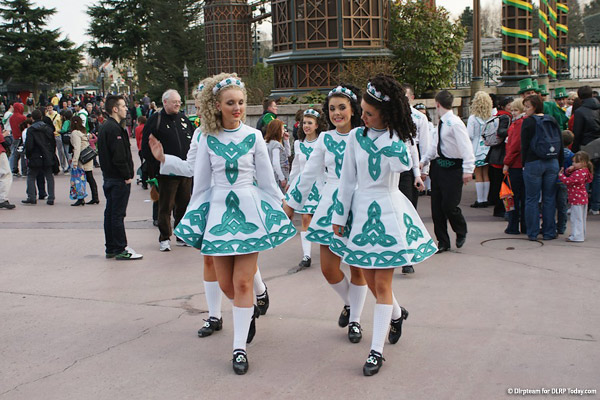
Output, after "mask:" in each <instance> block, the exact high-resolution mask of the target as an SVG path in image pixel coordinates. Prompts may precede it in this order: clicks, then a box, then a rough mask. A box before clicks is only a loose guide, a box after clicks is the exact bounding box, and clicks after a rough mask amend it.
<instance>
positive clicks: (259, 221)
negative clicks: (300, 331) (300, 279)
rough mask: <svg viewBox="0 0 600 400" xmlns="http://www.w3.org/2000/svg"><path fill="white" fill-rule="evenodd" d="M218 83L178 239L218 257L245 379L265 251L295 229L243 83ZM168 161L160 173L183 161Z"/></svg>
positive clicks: (207, 103)
mask: <svg viewBox="0 0 600 400" xmlns="http://www.w3.org/2000/svg"><path fill="white" fill-rule="evenodd" d="M219 78H220V76H216V77H213V78H209V79H206V80H205V81H204V83H205V87H204V90H203V91H202V93H201V115H202V135H200V136H199V142H198V150H197V152H196V154H197V155H196V160H195V165H194V189H193V192H192V199H191V200H190V204H189V205H188V208H187V210H186V213H185V216H184V217H183V218H182V220H181V222H180V223H179V225H178V226H177V228H176V229H175V233H176V235H177V236H178V237H180V238H181V239H183V240H184V241H185V242H186V243H188V244H190V245H191V246H194V247H195V248H197V249H200V250H201V252H202V254H204V255H211V256H213V261H214V265H215V271H216V275H217V280H218V282H219V286H220V288H221V290H222V291H223V293H225V295H226V296H227V297H228V298H229V299H232V300H233V329H234V338H233V349H234V350H233V370H234V371H235V373H236V374H239V375H241V374H245V373H246V372H247V370H248V357H247V354H246V343H247V340H248V339H251V338H250V337H249V331H250V326H251V323H252V322H253V320H254V319H255V318H256V317H258V315H259V310H258V308H257V307H255V306H254V305H253V293H252V281H253V276H254V274H255V272H256V261H257V258H258V252H259V251H262V250H267V249H272V248H275V247H276V246H279V245H280V244H282V243H284V242H285V241H287V240H289V239H291V238H292V237H293V236H294V235H295V233H296V230H295V228H294V227H293V225H292V223H291V221H290V220H289V219H288V218H287V216H286V215H285V213H284V212H283V210H282V209H281V204H282V200H283V195H282V193H281V191H280V190H279V188H278V187H277V184H276V182H275V179H274V176H273V168H272V167H271V164H270V162H269V158H268V155H267V147H266V145H265V142H264V139H263V137H262V134H261V132H260V131H258V130H256V129H254V128H251V127H249V126H247V125H244V124H243V123H242V120H243V119H244V117H245V112H246V91H245V89H244V85H243V83H242V82H241V80H240V79H239V78H237V77H236V76H235V75H230V76H228V77H226V78H224V79H219ZM164 157H165V158H164V161H163V160H162V159H161V163H162V164H163V165H162V166H161V168H164V171H165V173H170V171H169V169H168V168H169V166H172V167H176V166H177V164H178V162H177V160H175V159H173V158H172V157H170V156H169V155H166V156H164ZM161 171H163V169H161ZM255 183H256V184H255Z"/></svg>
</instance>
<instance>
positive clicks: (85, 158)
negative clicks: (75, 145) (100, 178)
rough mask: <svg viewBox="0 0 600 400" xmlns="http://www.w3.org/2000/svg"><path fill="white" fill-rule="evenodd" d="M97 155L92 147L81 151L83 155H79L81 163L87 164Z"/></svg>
mask: <svg viewBox="0 0 600 400" xmlns="http://www.w3.org/2000/svg"><path fill="white" fill-rule="evenodd" d="M97 155H98V153H97V152H96V150H94V149H92V147H91V146H88V147H86V148H85V149H83V150H81V153H79V163H81V164H87V163H89V162H90V161H92V160H93V159H94V157H96V156H97Z"/></svg>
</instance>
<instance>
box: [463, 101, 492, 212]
mask: <svg viewBox="0 0 600 400" xmlns="http://www.w3.org/2000/svg"><path fill="white" fill-rule="evenodd" d="M492 107H493V104H492V98H491V97H490V95H489V94H487V93H486V92H483V91H479V92H477V93H475V96H474V97H473V100H472V101H471V115H470V116H469V120H468V121H467V132H469V139H471V144H472V145H473V153H475V189H476V191H477V201H475V203H473V204H471V207H473V208H485V207H487V206H488V204H487V198H488V194H489V193H490V177H489V175H488V164H487V162H486V161H485V160H486V157H487V154H488V152H489V151H490V147H489V146H486V145H485V142H484V140H483V128H485V122H486V121H487V120H488V119H489V118H490V117H491V116H492Z"/></svg>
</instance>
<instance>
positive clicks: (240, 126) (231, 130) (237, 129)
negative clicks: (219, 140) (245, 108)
mask: <svg viewBox="0 0 600 400" xmlns="http://www.w3.org/2000/svg"><path fill="white" fill-rule="evenodd" d="M242 125H243V124H242V123H241V122H240V125H239V126H238V127H237V128H235V129H225V128H223V130H224V131H225V132H237V131H239V130H240V129H242Z"/></svg>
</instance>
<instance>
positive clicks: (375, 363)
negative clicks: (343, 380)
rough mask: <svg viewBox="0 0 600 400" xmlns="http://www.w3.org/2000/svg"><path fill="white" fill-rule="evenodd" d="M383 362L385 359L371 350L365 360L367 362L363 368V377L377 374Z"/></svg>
mask: <svg viewBox="0 0 600 400" xmlns="http://www.w3.org/2000/svg"><path fill="white" fill-rule="evenodd" d="M384 361H385V358H383V356H382V355H381V353H379V352H377V351H375V350H371V352H370V353H369V357H368V358H367V362H365V365H364V366H363V374H364V375H365V376H372V375H375V374H376V373H378V372H379V369H380V368H381V365H382V364H383V362H384Z"/></svg>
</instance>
